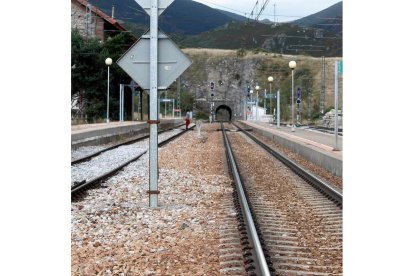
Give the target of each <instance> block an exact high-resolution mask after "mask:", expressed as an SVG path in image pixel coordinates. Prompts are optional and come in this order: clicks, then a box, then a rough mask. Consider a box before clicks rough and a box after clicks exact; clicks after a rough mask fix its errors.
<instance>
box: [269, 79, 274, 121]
mask: <svg viewBox="0 0 414 276" xmlns="http://www.w3.org/2000/svg"><path fill="white" fill-rule="evenodd" d="M269 94H270V103H269V105H270V107H269V108H270V114H272V83H271V82H270V87H269ZM273 116H275V113H274V112H273Z"/></svg>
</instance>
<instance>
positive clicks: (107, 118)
mask: <svg viewBox="0 0 414 276" xmlns="http://www.w3.org/2000/svg"><path fill="white" fill-rule="evenodd" d="M105 64H106V65H108V93H107V101H106V122H107V123H109V66H111V64H112V59H111V58H107V59H105Z"/></svg>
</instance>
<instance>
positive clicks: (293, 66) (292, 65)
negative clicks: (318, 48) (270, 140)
mask: <svg viewBox="0 0 414 276" xmlns="http://www.w3.org/2000/svg"><path fill="white" fill-rule="evenodd" d="M289 67H290V69H292V131H295V125H294V123H293V116H294V112H293V110H294V108H295V105H294V103H293V98H294V96H293V74H294V71H295V68H296V61H294V60H292V61H290V62H289Z"/></svg>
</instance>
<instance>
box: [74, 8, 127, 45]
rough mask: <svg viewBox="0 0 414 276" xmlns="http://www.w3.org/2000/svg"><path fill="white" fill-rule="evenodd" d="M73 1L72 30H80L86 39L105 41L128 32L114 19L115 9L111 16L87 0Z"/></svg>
mask: <svg viewBox="0 0 414 276" xmlns="http://www.w3.org/2000/svg"><path fill="white" fill-rule="evenodd" d="M71 1H72V7H71V25H72V28H76V29H78V30H79V32H80V33H81V35H82V36H84V37H85V38H86V39H89V38H96V39H98V40H99V41H105V40H106V39H107V38H108V37H111V36H114V35H116V34H118V33H120V32H125V31H127V30H126V29H125V27H123V26H122V25H121V24H120V23H119V22H118V21H116V20H115V19H114V8H112V16H109V15H107V14H106V13H104V12H103V11H101V10H100V9H98V8H97V7H94V6H92V5H91V4H89V3H88V1H86V0H71Z"/></svg>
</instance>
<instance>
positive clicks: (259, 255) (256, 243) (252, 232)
mask: <svg viewBox="0 0 414 276" xmlns="http://www.w3.org/2000/svg"><path fill="white" fill-rule="evenodd" d="M221 129H222V134H223V140H224V144H225V148H226V154H227V158H228V160H229V164H230V167H231V171H232V174H233V179H234V181H235V184H236V190H237V195H238V198H239V202H240V205H241V210H242V213H243V217H244V218H245V221H246V225H247V231H248V234H249V236H250V240H251V242H252V244H253V247H254V253H255V256H256V259H257V262H258V264H259V269H260V275H270V271H269V267H268V266H267V262H266V258H265V256H264V253H263V249H262V246H261V243H260V239H259V236H258V235H257V231H256V227H255V225H254V221H253V217H252V214H251V212H250V208H249V205H248V202H247V198H246V195H245V193H244V189H243V185H242V182H241V179H240V176H239V172H238V169H237V165H236V162H235V160H234V155H233V151H232V149H231V146H230V143H229V140H228V138H227V134H226V131H225V130H224V126H223V122H221Z"/></svg>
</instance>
